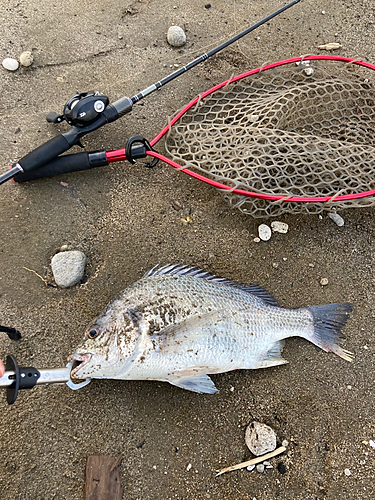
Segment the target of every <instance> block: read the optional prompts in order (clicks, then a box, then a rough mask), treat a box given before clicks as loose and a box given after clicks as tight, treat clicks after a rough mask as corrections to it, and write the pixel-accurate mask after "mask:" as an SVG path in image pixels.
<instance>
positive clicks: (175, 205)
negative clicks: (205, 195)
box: [172, 200, 182, 210]
mask: <svg viewBox="0 0 375 500" xmlns="http://www.w3.org/2000/svg"><path fill="white" fill-rule="evenodd" d="M172 207H173V208H174V209H175V210H181V209H182V205H181V203H180V202H178V201H176V200H173V201H172Z"/></svg>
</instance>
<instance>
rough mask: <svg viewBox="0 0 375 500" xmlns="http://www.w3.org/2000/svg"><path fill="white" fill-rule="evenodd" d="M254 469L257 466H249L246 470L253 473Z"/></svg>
mask: <svg viewBox="0 0 375 500" xmlns="http://www.w3.org/2000/svg"><path fill="white" fill-rule="evenodd" d="M254 469H255V465H248V466H247V467H246V470H248V471H249V472H251V471H252V470H254Z"/></svg>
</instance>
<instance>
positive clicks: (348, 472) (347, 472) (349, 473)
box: [344, 469, 352, 476]
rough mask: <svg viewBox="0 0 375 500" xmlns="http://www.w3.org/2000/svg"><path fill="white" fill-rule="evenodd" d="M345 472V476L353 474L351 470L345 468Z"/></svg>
mask: <svg viewBox="0 0 375 500" xmlns="http://www.w3.org/2000/svg"><path fill="white" fill-rule="evenodd" d="M344 474H345V476H351V475H352V473H351V472H350V470H349V469H345V470H344Z"/></svg>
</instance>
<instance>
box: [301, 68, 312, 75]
mask: <svg viewBox="0 0 375 500" xmlns="http://www.w3.org/2000/svg"><path fill="white" fill-rule="evenodd" d="M303 71H304V72H305V74H306V75H307V76H311V75H313V74H314V70H313V68H305V69H304V70H303Z"/></svg>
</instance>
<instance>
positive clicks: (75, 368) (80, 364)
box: [68, 352, 92, 378]
mask: <svg viewBox="0 0 375 500" xmlns="http://www.w3.org/2000/svg"><path fill="white" fill-rule="evenodd" d="M91 357H92V354H91V353H89V352H87V353H85V354H72V355H71V356H69V358H68V362H73V363H72V367H71V370H70V377H71V378H85V377H81V376H80V374H79V373H78V372H79V371H80V370H82V368H84V367H85V366H87V365H88V363H89V362H90V360H91Z"/></svg>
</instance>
